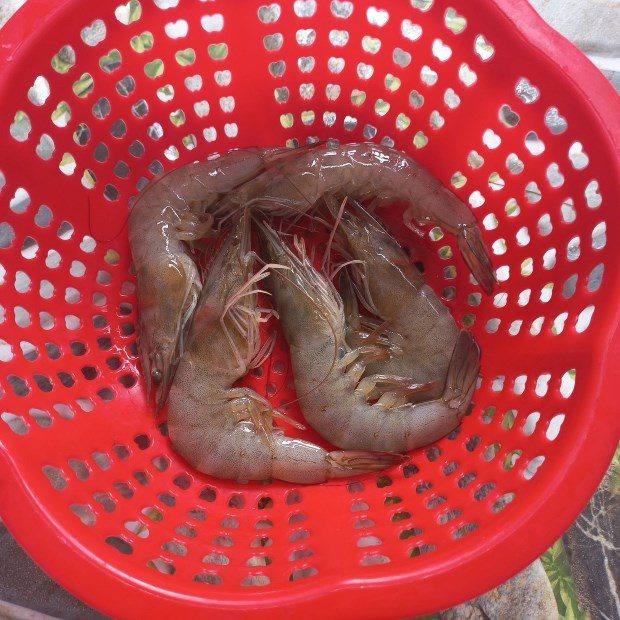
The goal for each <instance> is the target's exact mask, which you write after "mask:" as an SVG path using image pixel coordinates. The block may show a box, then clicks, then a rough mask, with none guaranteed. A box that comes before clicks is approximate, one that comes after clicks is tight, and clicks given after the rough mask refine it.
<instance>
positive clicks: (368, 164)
mask: <svg viewBox="0 0 620 620" xmlns="http://www.w3.org/2000/svg"><path fill="white" fill-rule="evenodd" d="M326 194H335V195H338V196H342V197H344V196H349V197H352V198H356V199H358V200H361V201H371V202H373V203H374V204H377V205H380V204H381V203H394V202H397V201H399V202H401V201H402V202H405V203H406V204H407V210H406V212H405V215H404V219H405V223H406V224H407V225H410V222H412V221H413V222H417V223H421V224H424V223H428V224H433V225H436V226H441V227H442V228H443V229H444V230H446V231H448V232H449V233H451V234H453V235H456V237H457V239H458V245H459V248H460V250H461V252H462V254H463V258H464V259H465V261H466V262H467V264H468V266H469V268H470V270H471V272H472V273H473V275H474V276H475V278H476V279H477V280H478V282H479V283H480V285H481V286H482V288H483V289H484V290H485V291H486V292H488V293H490V292H491V291H492V290H493V288H494V286H495V276H494V272H493V267H492V265H491V260H490V258H489V254H488V251H487V249H486V247H485V245H484V243H483V241H482V234H481V232H480V229H479V228H478V224H477V222H476V218H475V217H474V215H473V213H472V212H471V210H470V209H469V208H468V207H467V206H466V205H465V204H464V203H463V202H462V201H461V200H460V199H459V198H457V197H456V196H455V195H454V194H453V193H452V192H451V191H450V190H448V189H447V188H445V187H444V186H443V185H441V183H439V181H438V180H437V179H436V178H435V177H433V176H432V175H431V174H430V173H429V172H428V171H427V170H426V169H425V168H423V167H422V166H420V165H419V164H418V163H417V162H415V161H414V160H413V159H411V158H410V157H408V156H407V155H405V154H404V153H401V152H399V151H396V150H394V149H391V148H388V147H385V146H380V145H376V144H370V143H359V144H344V145H341V146H337V147H333V148H331V147H323V148H316V149H312V150H308V151H306V152H304V153H301V154H300V155H299V156H297V157H295V158H293V159H291V160H289V161H286V162H283V163H282V164H281V165H279V166H276V167H274V168H272V169H270V170H268V171H266V172H264V173H263V174H261V175H259V176H258V177H256V178H255V179H253V180H252V181H250V182H249V183H246V184H244V185H242V186H240V187H239V188H237V189H236V190H235V191H234V192H232V193H231V194H229V195H228V196H227V197H226V199H225V200H224V201H223V202H222V203H221V206H220V209H221V212H222V213H226V212H232V211H233V210H234V207H235V206H237V207H240V206H244V205H257V206H258V207H259V208H260V209H263V211H264V212H266V213H268V214H270V215H283V216H290V215H291V212H301V213H304V212H306V211H308V210H309V209H310V208H311V207H312V206H314V205H315V204H316V203H317V201H318V200H319V199H321V198H322V197H323V196H324V195H326Z"/></svg>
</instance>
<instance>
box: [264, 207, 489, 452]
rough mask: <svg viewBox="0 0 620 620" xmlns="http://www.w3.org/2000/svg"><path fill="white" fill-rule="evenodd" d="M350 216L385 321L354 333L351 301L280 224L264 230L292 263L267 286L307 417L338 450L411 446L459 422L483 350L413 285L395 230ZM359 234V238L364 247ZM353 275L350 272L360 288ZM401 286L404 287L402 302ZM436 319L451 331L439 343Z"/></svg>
mask: <svg viewBox="0 0 620 620" xmlns="http://www.w3.org/2000/svg"><path fill="white" fill-rule="evenodd" d="M345 218H346V222H345V223H344V224H343V227H344V231H345V235H346V237H347V239H348V240H350V245H351V246H352V247H354V250H352V251H351V253H352V254H353V255H354V256H358V257H359V256H362V251H361V249H360V248H361V247H364V243H366V244H367V245H368V247H367V248H364V249H367V250H368V256H366V255H364V256H363V260H365V261H366V267H367V269H366V272H367V274H368V276H369V277H370V279H371V281H370V282H368V283H367V284H368V289H369V290H370V295H371V298H370V299H369V300H367V301H368V303H369V305H370V304H371V303H372V308H373V310H374V312H375V313H376V317H375V318H376V319H377V321H378V323H377V326H376V328H375V329H371V330H368V329H367V330H366V333H365V334H363V335H362V334H359V335H357V336H356V337H355V338H353V337H352V333H351V332H352V331H353V330H352V329H351V328H350V327H348V325H347V315H349V316H350V315H351V314H352V310H350V306H349V310H347V311H345V304H344V303H343V300H342V298H341V296H340V295H339V294H338V292H337V290H336V289H335V287H334V286H333V284H332V282H331V281H330V279H329V278H327V277H326V276H325V275H324V274H323V273H321V272H320V271H319V270H317V269H316V268H315V267H314V266H313V264H312V262H311V261H310V260H309V259H308V257H307V255H306V252H305V250H304V246H303V243H302V242H299V241H298V242H297V251H293V249H291V247H290V246H289V245H288V244H287V243H286V242H285V241H284V240H283V238H282V237H281V236H280V235H279V234H278V233H276V232H275V231H274V230H273V229H271V228H270V227H269V226H267V225H262V226H261V237H262V242H263V245H264V247H265V249H266V250H267V253H268V256H269V259H270V260H271V261H274V262H278V263H279V264H281V265H284V266H286V267H288V270H286V271H284V270H277V271H274V272H273V274H272V275H271V278H270V286H271V291H272V294H273V302H274V306H275V308H276V310H277V312H278V313H279V316H280V324H281V326H282V329H283V332H284V336H285V338H286V340H287V342H288V345H289V348H290V356H291V365H292V369H293V374H294V380H295V387H296V390H297V396H298V398H299V402H300V406H301V409H302V411H303V413H304V417H305V419H306V420H307V421H308V423H309V424H311V425H312V427H313V428H314V429H315V430H317V431H318V432H319V433H321V435H323V436H324V437H325V438H326V439H327V440H328V441H330V442H331V443H333V444H334V445H336V446H338V447H340V448H346V449H354V450H385V451H395V452H405V451H409V450H413V449H415V448H417V447H420V446H423V445H426V444H428V443H431V442H433V441H435V440H437V439H439V438H441V437H443V436H444V435H446V434H447V433H449V432H450V431H452V430H453V429H454V428H456V427H457V426H458V424H459V423H460V420H461V419H462V417H463V416H464V415H465V413H466V411H467V408H468V406H469V404H470V401H471V398H472V395H473V391H474V389H475V386H476V379H477V376H478V371H479V360H480V351H479V348H478V345H477V344H476V342H475V341H474V339H473V337H472V335H471V333H470V332H468V331H461V332H460V333H459V332H458V330H457V329H456V326H455V325H454V324H453V320H452V318H451V317H450V315H449V314H448V313H447V311H445V312H442V311H441V309H440V308H439V306H441V304H440V303H439V301H438V300H436V298H434V294H432V291H431V290H430V289H428V287H425V286H424V285H422V286H417V283H416V282H413V283H409V282H408V277H411V274H410V273H409V272H408V270H407V269H406V268H405V264H404V263H405V261H406V260H407V258H406V256H405V255H404V252H403V251H402V250H400V253H401V254H399V253H398V251H397V250H398V249H399V248H398V246H397V244H396V243H395V242H394V241H393V240H391V239H390V238H389V236H388V238H387V239H386V235H387V233H385V232H383V234H382V235H377V234H376V233H377V232H378V231H376V230H373V231H370V230H369V229H368V228H367V222H364V221H362V220H359V219H358V218H355V216H353V215H350V214H346V215H345V216H343V220H345ZM354 233H355V234H359V237H360V242H359V244H358V243H357V240H356V238H355V237H354ZM358 245H359V246H360V248H358ZM386 245H389V248H387V249H386ZM373 252H374V254H375V256H378V255H381V254H382V253H383V256H381V257H380V259H379V262H381V263H383V264H376V261H374V260H373V258H372V253H373ZM357 260H362V259H359V258H358V259H357ZM355 277H356V276H353V275H352V276H351V280H352V283H353V284H354V282H355ZM355 288H358V287H355V286H354V285H352V286H351V287H349V289H350V291H351V290H355ZM364 288H366V284H364ZM399 288H400V289H403V291H402V293H399V294H398V299H395V298H394V294H395V291H397V290H398V289H399ZM349 294H350V293H349ZM444 310H445V309H444ZM401 315H402V316H401ZM433 319H438V328H437V329H438V330H440V331H441V330H445V334H443V335H442V342H441V343H440V344H439V345H437V344H436V343H434V342H432V340H433V336H432V335H431V337H429V338H426V337H425V334H424V330H425V329H426V328H427V325H428V323H429V322H432V320H433ZM418 322H419V323H418ZM384 328H385V329H384ZM405 328H407V329H408V330H409V331H407V330H406V329H405ZM394 330H401V331H402V332H403V334H399V336H400V340H399V341H398V342H397V343H396V345H397V346H392V344H394V343H390V341H389V335H388V338H387V342H386V341H385V340H386V338H385V334H384V332H386V331H387V332H388V334H389V332H390V331H394ZM437 333H438V332H435V335H437ZM416 334H417V336H418V337H419V338H420V340H421V341H420V342H416V340H415V338H414V336H415V335H416ZM444 347H448V353H447V355H445V354H443V353H442V354H439V353H438V351H437V350H436V349H437V348H444ZM427 353H428V354H429V359H430V360H431V361H430V362H422V361H420V362H418V363H417V365H414V366H410V361H411V360H415V359H416V358H417V356H418V355H421V356H424V355H425V354H427ZM399 355H400V356H402V359H400V360H399V359H398V356H399ZM393 356H396V357H394V358H393ZM392 358H393V359H394V360H396V361H394V362H392ZM425 364H426V366H425ZM369 370H372V373H374V374H368V371H369ZM416 374H418V375H419V377H416Z"/></svg>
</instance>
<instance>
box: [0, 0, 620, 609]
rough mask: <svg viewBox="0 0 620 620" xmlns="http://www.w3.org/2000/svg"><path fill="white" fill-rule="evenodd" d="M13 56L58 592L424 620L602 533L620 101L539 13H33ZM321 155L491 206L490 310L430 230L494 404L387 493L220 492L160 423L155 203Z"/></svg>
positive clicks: (436, 280)
mask: <svg viewBox="0 0 620 620" xmlns="http://www.w3.org/2000/svg"><path fill="white" fill-rule="evenodd" d="M0 37H1V43H2V45H1V46H0V66H1V67H2V70H1V74H0V101H1V102H2V104H1V112H0V131H1V132H2V134H1V135H2V151H1V152H0V170H1V171H2V174H1V175H0V186H1V187H2V189H1V190H0V201H1V207H0V208H1V211H0V415H1V421H0V483H1V484H0V513H1V514H2V518H3V519H4V520H5V521H6V523H7V525H8V527H9V528H10V530H11V532H12V533H13V534H14V535H15V536H16V537H17V539H18V540H19V541H20V543H21V544H22V545H23V546H24V547H25V549H26V550H27V551H28V552H29V553H30V554H31V555H32V556H33V557H34V558H35V560H36V561H37V562H39V563H40V564H41V565H42V566H43V567H44V568H45V569H46V570H47V571H48V572H49V573H50V574H51V575H52V576H53V577H54V578H56V579H57V580H58V581H59V582H60V583H62V584H63V585H64V586H65V587H67V588H68V589H69V590H70V591H72V592H73V593H75V594H76V595H77V596H79V597H80V598H82V599H84V600H85V601H87V602H88V603H90V604H91V605H93V606H95V607H97V608H98V609H100V610H102V611H104V612H107V613H108V614H111V615H114V616H117V617H149V618H170V617H175V618H176V617H196V615H199V616H203V615H204V616H207V614H208V615H209V617H224V616H226V614H228V613H230V612H232V611H236V612H244V613H247V614H253V615H255V616H257V617H265V618H274V617H285V616H286V617H290V616H292V615H293V614H298V615H302V617H303V616H305V617H311V615H314V614H316V615H319V614H320V615H322V616H323V617H328V618H331V617H356V618H383V617H385V618H388V617H404V616H411V615H414V614H422V613H425V612H430V611H433V610H437V609H439V608H445V607H448V606H450V605H453V604H456V603H458V602H460V601H463V600H464V599H467V598H470V597H473V596H475V595H478V594H480V593H481V592H483V591H485V590H488V589H489V588H491V587H493V586H495V585H497V584H498V583H500V582H501V581H503V580H505V579H507V578H508V577H510V576H511V575H513V574H514V573H516V572H517V571H518V570H519V569H521V568H523V567H524V566H525V565H526V564H527V563H528V562H530V561H531V560H533V559H534V558H535V557H536V556H537V555H538V554H540V553H541V552H542V551H543V550H544V549H545V548H546V547H547V546H548V545H549V544H550V543H552V542H553V541H554V539H556V538H557V537H558V536H559V535H560V534H561V533H562V531H563V530H564V529H565V528H566V527H567V526H568V525H569V523H570V522H571V521H572V520H573V519H574V518H575V516H576V515H577V513H578V512H579V510H580V509H581V508H582V506H583V505H584V504H585V502H586V501H587V499H588V498H589V496H590V494H591V493H592V492H593V490H594V489H595V487H596V485H597V483H598V482H599V480H600V478H601V476H602V474H603V472H604V470H605V468H606V466H607V464H608V462H609V459H610V457H611V454H612V451H613V449H614V447H615V445H616V443H617V440H618V435H619V430H620V426H619V417H618V415H617V394H616V391H615V390H616V387H617V384H618V382H619V381H620V365H619V364H618V363H617V359H618V356H619V355H620V340H619V339H618V336H617V327H618V318H619V316H618V311H619V308H620V304H619V297H620V280H619V278H620V273H619V266H618V261H617V260H615V259H614V250H613V248H614V246H615V242H613V241H611V240H613V238H615V235H617V234H618V233H619V232H620V216H619V215H618V211H617V205H618V200H619V198H620V188H619V175H618V135H619V132H618V128H619V121H618V107H617V106H618V100H617V97H616V95H615V94H614V93H613V91H612V89H611V87H610V86H609V85H608V84H607V83H606V81H605V80H604V78H603V77H602V76H601V75H600V74H599V73H598V72H597V71H596V70H595V69H594V68H593V67H592V66H591V65H590V64H589V62H588V61H587V60H586V59H585V58H584V57H583V56H582V55H581V54H580V53H579V52H577V51H576V50H575V49H574V48H573V47H572V46H571V45H570V44H568V43H567V42H566V41H565V40H564V39H562V38H561V37H559V36H558V35H557V34H556V33H554V32H552V31H551V30H550V29H549V28H548V27H547V26H545V25H544V24H543V23H542V22H541V20H540V19H539V18H538V17H537V16H536V14H535V13H534V12H533V10H532V9H531V8H530V7H529V5H528V3H527V2H526V1H525V0H495V1H492V0H477V1H476V2H473V3H472V2H468V1H466V0H434V1H433V0H411V2H408V1H405V0H371V1H369V2H366V1H365V0H364V1H361V0H359V1H357V2H355V3H351V2H346V1H345V2H340V1H338V0H334V2H328V1H327V0H318V1H315V0H297V1H296V2H291V1H284V0H280V1H278V2H273V3H270V4H267V5H265V6H261V3H260V2H259V1H255V0H235V1H232V0H229V1H227V2H225V1H223V0H220V1H217V0H216V1H212V2H204V1H198V0H183V1H179V0H154V1H153V0H141V1H140V2H138V0H131V1H130V2H129V3H128V4H127V5H121V6H116V5H115V4H112V3H109V2H89V1H87V0H63V1H60V2H58V1H56V2H52V1H51V0H29V1H28V3H27V4H26V6H25V7H24V8H23V9H21V10H20V11H19V12H18V13H17V15H16V16H15V17H14V18H13V19H12V20H11V21H10V22H9V23H8V25H7V26H6V27H5V28H4V29H3V30H2V32H1V33H0ZM60 50H62V51H60ZM50 63H51V64H50ZM310 137H316V138H318V139H319V140H325V139H328V138H336V139H339V140H341V141H360V140H364V139H372V140H382V141H385V142H387V143H389V144H392V143H394V145H395V146H396V147H397V148H400V149H402V150H404V151H406V152H408V153H409V154H411V155H412V156H413V157H415V158H417V159H418V160H419V161H420V162H421V163H423V164H424V165H426V166H428V168H429V169H430V170H431V171H432V172H433V173H434V174H436V175H437V176H438V177H439V178H440V179H441V180H442V181H443V182H444V183H445V184H446V185H449V186H450V185H451V186H452V187H453V188H454V190H455V191H456V192H457V193H458V194H459V195H460V196H462V198H463V199H464V200H465V201H469V202H470V203H471V204H472V206H473V207H474V208H475V213H476V214H477V216H478V220H479V222H480V223H481V225H482V226H483V228H484V232H485V240H486V242H487V244H488V246H489V247H490V248H492V249H493V252H494V254H495V256H494V261H495V265H496V267H497V272H498V277H499V280H500V289H499V291H498V292H497V294H496V295H495V296H492V297H490V298H487V297H485V296H484V295H481V294H480V290H479V288H478V287H477V286H476V285H475V284H473V283H472V281H471V279H470V276H469V273H468V271H467V269H466V268H465V266H464V263H463V262H462V260H461V258H460V256H459V255H458V252H457V251H456V249H455V247H454V243H453V239H451V238H449V237H448V236H445V237H442V233H441V231H438V230H433V231H429V234H428V235H426V236H425V237H424V239H418V238H413V237H412V236H410V235H407V234H406V233H405V232H404V231H403V233H402V235H401V236H402V240H403V242H404V243H407V244H410V245H412V246H413V247H414V248H415V251H416V252H417V254H416V255H417V257H418V258H420V259H421V260H422V261H423V262H424V264H425V266H426V273H427V277H428V281H429V282H430V284H431V285H432V286H434V287H435V289H436V290H437V291H438V292H439V293H440V294H442V296H443V298H444V300H445V302H446V303H447V304H448V305H449V306H450V308H451V309H452V311H453V313H454V316H455V317H456V318H457V320H458V321H459V322H460V323H462V324H464V325H467V326H471V328H472V329H473V330H474V332H475V334H476V336H477V338H478V340H479V342H480V346H481V348H482V351H483V360H482V380H481V383H480V387H479V389H478V390H477V392H476V394H475V398H474V400H475V407H474V409H473V412H472V413H471V415H469V416H468V417H467V418H466V419H465V421H464V422H463V425H462V427H461V428H460V430H459V431H458V432H455V433H453V434H451V436H449V437H447V438H445V439H443V440H442V441H440V442H438V443H437V444H436V445H434V446H432V447H429V448H427V449H424V450H419V451H416V452H415V453H413V455H412V461H411V464H409V465H406V466H404V467H401V468H399V469H395V470H390V471H387V472H385V473H384V474H383V475H380V476H373V477H364V478H362V479H359V480H355V481H350V482H347V481H345V482H344V483H342V482H341V483H338V484H336V483H330V484H324V485H319V486H313V487H306V488H301V487H293V486H291V485H287V484H282V483H273V484H264V485H260V484H247V485H239V484H234V483H231V482H225V481H221V480H214V479H211V478H208V477H206V476H203V475H200V474H198V473H196V472H195V471H192V470H191V469H189V468H188V466H187V465H186V464H185V463H184V462H183V461H182V460H181V459H179V457H177V456H176V455H175V453H174V452H173V451H172V450H171V448H170V446H169V443H168V440H167V439H166V437H165V436H164V435H163V434H162V433H161V432H160V429H161V427H160V426H159V424H160V423H161V422H162V420H159V421H157V420H155V419H154V418H153V415H152V412H151V411H150V410H149V409H148V408H147V407H146V405H145V397H144V389H143V384H142V382H141V380H140V377H139V371H138V367H137V359H136V350H135V334H134V323H135V318H136V303H135V297H134V279H133V276H132V275H131V273H130V271H129V264H130V253H129V249H128V245H127V239H126V231H125V228H124V223H125V220H126V218H127V213H128V211H127V204H128V200H129V198H130V197H131V196H132V195H134V194H135V193H136V191H137V188H139V187H141V186H142V185H143V184H144V183H145V182H146V181H147V180H148V179H151V178H152V177H153V176H154V175H156V174H158V173H159V172H160V171H162V170H164V169H165V170H169V169H171V168H172V167H174V166H179V165H182V164H184V163H187V162H189V161H192V160H194V159H196V158H202V157H205V156H206V155H207V154H209V153H211V152H213V151H215V150H219V151H220V152H225V151H226V150H228V149H229V148H233V147H241V146H246V145H254V144H268V145H273V144H282V143H284V142H287V143H290V144H293V143H300V144H303V143H305V142H306V140H308V139H309V138H310ZM543 149H544V150H543ZM610 241H611V242H610ZM283 355H284V353H283V351H282V350H279V352H278V355H277V356H276V357H279V358H282V356H283ZM276 370H277V369H276V368H274V369H273V371H271V370H270V371H268V372H265V373H264V376H263V377H262V378H257V377H254V378H252V381H253V383H254V385H256V386H257V387H258V389H262V390H263V391H266V392H267V393H268V394H269V395H270V396H271V397H272V398H273V399H274V402H276V404H277V403H278V402H279V399H281V398H283V397H286V396H287V395H288V388H287V383H289V380H288V379H287V377H286V375H285V374H278V373H277V372H276ZM561 422H563V423H562V424H561V426H560V423H561ZM287 432H288V433H292V431H291V430H290V429H287ZM307 436H309V437H312V438H313V439H315V440H317V438H316V435H312V434H311V433H308V434H307ZM543 461H544V462H543Z"/></svg>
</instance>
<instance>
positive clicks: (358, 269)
mask: <svg viewBox="0 0 620 620" xmlns="http://www.w3.org/2000/svg"><path fill="white" fill-rule="evenodd" d="M325 200H326V202H327V204H328V207H329V210H330V211H331V213H332V214H334V215H335V216H336V218H337V222H338V229H339V230H338V232H339V234H340V235H341V236H342V237H343V239H342V240H340V250H341V251H344V253H345V254H346V259H347V262H348V263H349V264H348V266H347V268H346V269H343V270H342V271H341V279H340V280H341V286H340V292H341V296H342V299H343V302H344V309H345V317H346V325H347V340H348V341H349V344H350V345H352V346H362V345H363V344H369V343H373V344H375V345H380V344H381V343H383V345H384V346H386V347H388V349H389V352H390V353H389V358H387V355H386V356H385V357H386V359H382V360H380V361H378V362H376V363H371V364H369V365H368V367H367V369H366V374H367V375H384V376H386V381H387V383H386V385H389V381H388V378H389V377H391V378H392V379H393V380H394V381H396V378H398V377H412V378H414V379H415V381H416V383H419V384H427V389H426V390H424V391H422V392H420V393H419V394H413V393H412V394H410V400H411V401H417V400H429V399H432V398H438V397H439V396H441V393H442V392H443V389H444V382H445V377H446V375H447V372H448V367H449V365H450V360H451V358H452V352H453V351H454V347H455V345H456V343H457V340H458V335H459V330H458V328H457V326H456V323H455V321H454V319H453V318H452V315H451V314H450V311H449V310H448V308H446V307H445V306H444V305H443V304H442V303H441V301H440V300H439V298H438V297H437V295H435V292H434V291H433V289H432V288H431V287H430V286H428V284H426V282H425V281H424V277H423V276H422V274H421V273H420V271H419V270H418V269H417V268H416V267H415V265H413V264H412V263H411V261H410V260H409V257H408V256H407V254H406V253H405V251H404V250H403V249H402V248H401V247H400V245H399V244H398V243H397V241H396V240H395V239H394V238H393V237H392V236H391V235H390V234H389V233H388V232H387V231H386V230H385V229H384V228H383V226H381V224H380V223H379V222H378V221H377V220H375V219H374V218H373V217H372V216H371V215H370V214H368V213H367V212H366V211H365V210H364V209H363V207H362V206H361V205H359V204H357V203H355V201H351V200H347V205H348V207H349V208H348V209H347V210H346V211H342V212H341V211H340V209H339V207H340V205H339V203H338V202H337V201H336V200H335V199H334V198H332V197H326V199H325ZM340 215H341V216H342V217H339V216H340ZM349 274H350V276H349ZM358 301H359V302H361V304H362V305H363V306H364V307H365V308H366V310H367V311H368V312H370V313H371V315H373V316H372V317H369V316H368V315H363V314H361V313H360V312H359V309H358ZM412 317H415V318H414V320H412Z"/></svg>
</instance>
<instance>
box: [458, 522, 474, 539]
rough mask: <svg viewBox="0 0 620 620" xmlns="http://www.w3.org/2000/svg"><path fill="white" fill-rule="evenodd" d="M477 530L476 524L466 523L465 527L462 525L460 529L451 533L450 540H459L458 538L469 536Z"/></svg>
mask: <svg viewBox="0 0 620 620" xmlns="http://www.w3.org/2000/svg"><path fill="white" fill-rule="evenodd" d="M477 529H478V524H477V523H466V524H465V525H462V526H461V527H459V528H457V529H456V530H454V532H452V538H454V539H455V540H459V539H460V538H463V537H464V536H467V534H471V533H472V532H473V531H475V530H477Z"/></svg>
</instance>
